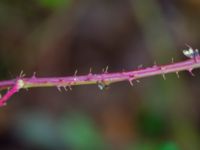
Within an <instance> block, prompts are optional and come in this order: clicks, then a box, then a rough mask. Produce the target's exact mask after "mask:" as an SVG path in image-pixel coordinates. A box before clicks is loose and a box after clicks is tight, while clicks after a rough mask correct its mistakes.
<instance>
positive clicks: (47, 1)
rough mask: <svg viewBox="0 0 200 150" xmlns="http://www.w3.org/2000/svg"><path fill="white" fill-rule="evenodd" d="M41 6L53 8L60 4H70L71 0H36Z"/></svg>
mask: <svg viewBox="0 0 200 150" xmlns="http://www.w3.org/2000/svg"><path fill="white" fill-rule="evenodd" d="M37 1H38V2H39V3H40V4H41V5H42V6H44V7H47V8H51V9H55V8H58V7H60V6H65V7H67V5H69V4H70V2H71V1H72V0H37Z"/></svg>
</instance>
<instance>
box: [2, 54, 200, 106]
mask: <svg viewBox="0 0 200 150" xmlns="http://www.w3.org/2000/svg"><path fill="white" fill-rule="evenodd" d="M195 68H200V56H199V55H195V56H194V57H190V59H188V60H186V61H181V62H176V63H174V62H172V63H171V64H167V65H160V66H158V65H156V64H154V65H153V66H152V67H147V68H140V69H136V70H133V71H127V72H125V71H123V72H118V73H108V72H107V70H108V69H106V70H105V71H104V72H103V73H102V74H93V73H92V72H91V70H90V72H89V74H87V75H81V76H78V75H77V71H76V72H75V74H74V76H69V77H49V78H48V77H47V78H37V77H36V76H35V74H34V75H33V76H32V77H30V78H25V77H23V76H22V77H19V78H18V79H13V80H7V81H0V90H3V89H7V88H11V89H10V90H8V92H7V93H6V94H5V95H4V96H3V97H2V98H1V99H0V106H4V105H5V103H6V102H7V100H8V99H9V98H10V97H11V96H12V95H13V94H15V93H16V92H18V91H19V90H20V89H28V88H34V87H57V88H58V90H59V91H61V88H63V89H65V90H66V91H67V90H68V89H69V90H71V87H72V86H75V85H87V84H98V86H99V88H100V89H103V88H105V87H106V86H107V85H109V84H111V83H115V82H120V81H125V80H127V81H129V83H130V84H131V85H133V83H132V81H134V80H135V81H138V79H140V78H146V77H150V76H155V75H162V76H163V78H164V79H166V78H165V74H168V73H176V75H177V76H178V77H179V74H178V73H179V72H180V71H189V73H190V74H191V75H193V73H192V70H193V69H195Z"/></svg>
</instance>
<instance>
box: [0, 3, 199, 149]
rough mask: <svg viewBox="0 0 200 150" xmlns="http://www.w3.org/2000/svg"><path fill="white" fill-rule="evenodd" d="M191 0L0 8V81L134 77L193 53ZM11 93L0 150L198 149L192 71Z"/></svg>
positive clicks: (0, 128) (195, 13) (1, 115)
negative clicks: (105, 72) (102, 86)
mask: <svg viewBox="0 0 200 150" xmlns="http://www.w3.org/2000/svg"><path fill="white" fill-rule="evenodd" d="M199 18H200V1H198V0H0V79H1V80H6V79H11V78H15V77H16V76H18V75H19V73H20V72H21V70H24V72H25V73H26V74H27V76H32V74H33V72H36V76H38V77H47V76H48V77H51V76H52V77H53V76H70V75H73V74H74V71H75V70H76V69H78V74H79V75H82V74H87V73H88V72H89V68H91V67H92V68H93V72H94V73H101V72H102V68H105V67H106V66H107V65H108V66H109V72H117V71H122V70H132V69H136V68H137V67H138V65H141V64H142V65H143V66H144V67H147V66H152V65H153V63H154V61H156V62H157V64H166V63H171V59H172V57H173V58H174V60H175V61H181V60H184V59H186V58H185V57H184V56H183V54H182V49H185V48H186V46H185V44H186V43H187V44H189V45H191V46H192V47H194V48H199V47H200V41H199V38H200V28H199V26H200V19H199ZM194 73H195V74H196V76H195V77H192V76H190V75H189V73H187V72H182V73H180V79H177V77H176V75H175V74H170V75H167V76H166V78H167V80H166V81H164V80H163V79H162V77H161V76H157V77H151V78H146V79H142V80H141V82H140V83H139V84H138V83H134V86H133V87H131V86H130V85H129V83H128V82H122V83H116V84H113V85H111V86H110V87H109V88H108V89H106V90H99V89H98V87H97V85H85V86H79V87H73V90H72V91H70V92H62V93H59V92H58V90H57V89H56V88H35V89H30V90H29V91H28V92H27V91H26V90H21V91H20V92H19V93H17V94H16V95H14V96H13V97H12V98H11V99H10V100H9V102H8V106H6V107H3V108H1V109H0V150H199V149H200V143H199V140H200V109H199V106H200V102H199V98H198V97H200V92H199V87H200V86H199V81H200V76H199V75H200V72H199V71H198V70H195V71H194Z"/></svg>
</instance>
